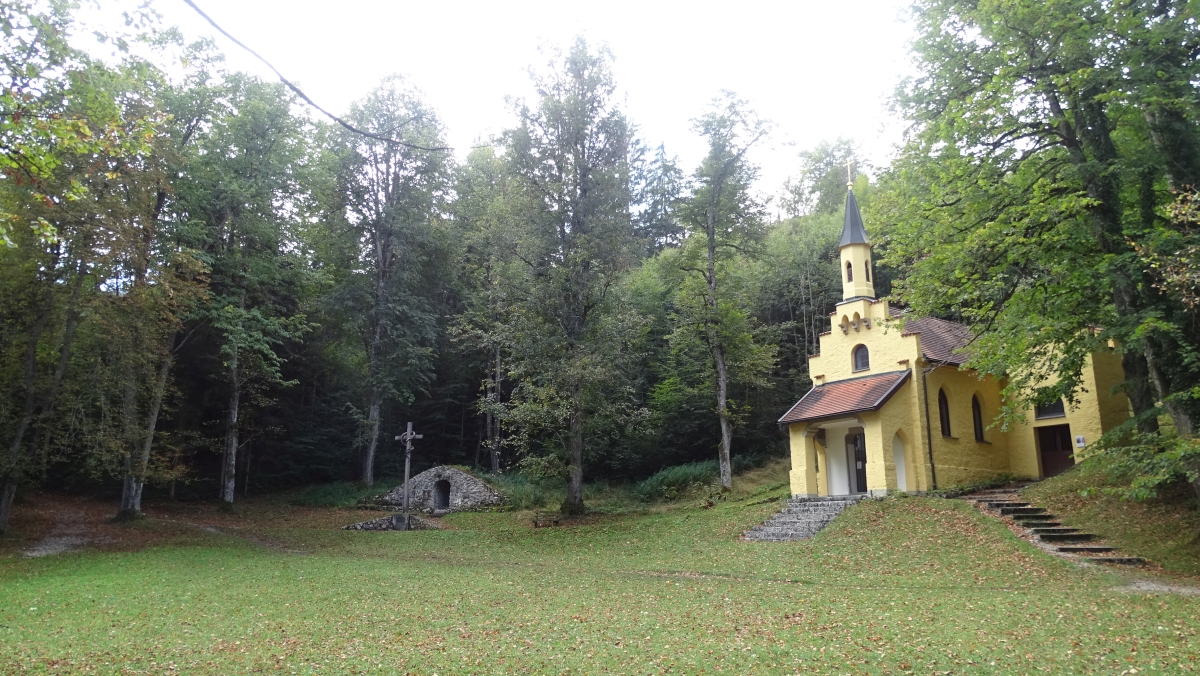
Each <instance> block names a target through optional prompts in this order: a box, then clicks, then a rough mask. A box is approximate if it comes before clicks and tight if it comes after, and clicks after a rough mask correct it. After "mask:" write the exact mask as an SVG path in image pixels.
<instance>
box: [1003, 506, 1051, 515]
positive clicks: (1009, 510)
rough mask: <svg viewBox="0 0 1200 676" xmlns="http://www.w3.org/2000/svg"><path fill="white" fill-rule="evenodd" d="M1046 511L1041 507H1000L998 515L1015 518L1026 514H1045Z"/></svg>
mask: <svg viewBox="0 0 1200 676" xmlns="http://www.w3.org/2000/svg"><path fill="white" fill-rule="evenodd" d="M1045 513H1046V510H1045V509H1044V508H1042V507H1001V508H1000V514H1002V515H1004V516H1016V515H1018V514H1020V515H1026V514H1045Z"/></svg>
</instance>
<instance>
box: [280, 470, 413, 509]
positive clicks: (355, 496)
mask: <svg viewBox="0 0 1200 676" xmlns="http://www.w3.org/2000/svg"><path fill="white" fill-rule="evenodd" d="M403 485H404V477H399V478H396V477H381V478H380V479H379V481H378V483H377V484H376V485H375V486H363V485H362V484H358V483H354V482H352V481H335V482H334V483H329V484H318V485H316V486H309V487H308V488H305V489H304V490H302V491H300V492H299V493H297V494H295V495H293V496H292V497H291V498H289V499H288V502H289V504H293V505H297V506H300V507H334V508H346V507H353V506H355V505H357V504H358V503H359V502H360V501H362V500H366V499H368V498H373V497H376V496H378V495H383V494H384V493H387V492H388V491H391V490H392V489H393V488H395V487H396V486H403Z"/></svg>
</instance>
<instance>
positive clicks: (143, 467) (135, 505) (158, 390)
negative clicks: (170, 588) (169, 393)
mask: <svg viewBox="0 0 1200 676" xmlns="http://www.w3.org/2000/svg"><path fill="white" fill-rule="evenodd" d="M173 342H174V338H172V343H173ZM172 361H174V359H173V352H172V351H168V352H167V353H166V354H165V355H164V356H163V360H162V363H161V364H160V365H159V367H158V375H157V377H156V378H155V379H154V391H153V392H152V393H151V394H150V409H149V410H148V411H147V412H146V429H145V431H144V433H143V437H142V440H141V441H142V448H141V453H140V454H139V456H138V457H137V459H136V460H135V461H134V462H133V463H132V467H131V468H129V471H128V473H127V474H126V475H125V481H124V484H123V491H122V496H121V514H122V515H124V516H127V517H131V516H137V515H140V514H141V513H142V490H143V489H144V488H145V487H146V474H147V472H148V470H149V467H150V451H151V449H152V448H153V447H154V431H155V429H156V428H157V427H158V414H159V412H160V411H161V410H162V400H163V395H164V393H165V392H166V390H167V378H168V377H169V376H170V373H171V363H172Z"/></svg>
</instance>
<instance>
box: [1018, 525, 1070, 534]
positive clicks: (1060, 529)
mask: <svg viewBox="0 0 1200 676" xmlns="http://www.w3.org/2000/svg"><path fill="white" fill-rule="evenodd" d="M1029 530H1031V531H1033V532H1034V534H1035V535H1056V534H1060V533H1061V534H1066V533H1078V532H1079V529H1078V528H1068V527H1066V526H1043V525H1041V524H1039V525H1038V526H1037V527H1036V528H1030V529H1029Z"/></svg>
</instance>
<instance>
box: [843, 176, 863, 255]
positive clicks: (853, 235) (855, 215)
mask: <svg viewBox="0 0 1200 676" xmlns="http://www.w3.org/2000/svg"><path fill="white" fill-rule="evenodd" d="M867 243H868V242H867V230H866V228H864V227H863V222H862V214H860V213H859V212H858V200H856V199H854V191H853V190H848V191H846V220H845V221H844V222H843V223H842V241H841V242H840V243H839V244H838V248H839V249H840V248H841V247H844V246H846V245H847V244H867Z"/></svg>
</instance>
